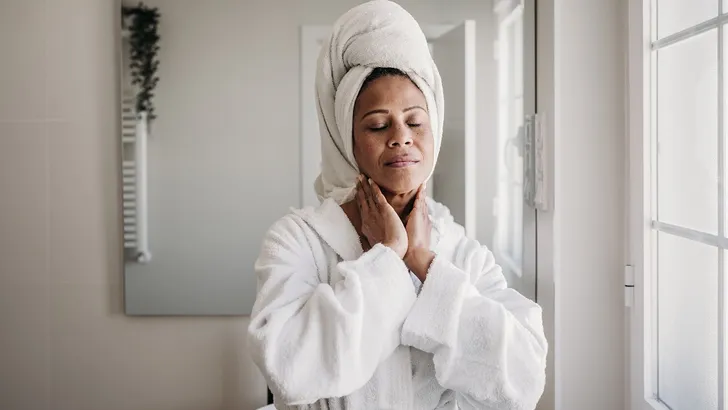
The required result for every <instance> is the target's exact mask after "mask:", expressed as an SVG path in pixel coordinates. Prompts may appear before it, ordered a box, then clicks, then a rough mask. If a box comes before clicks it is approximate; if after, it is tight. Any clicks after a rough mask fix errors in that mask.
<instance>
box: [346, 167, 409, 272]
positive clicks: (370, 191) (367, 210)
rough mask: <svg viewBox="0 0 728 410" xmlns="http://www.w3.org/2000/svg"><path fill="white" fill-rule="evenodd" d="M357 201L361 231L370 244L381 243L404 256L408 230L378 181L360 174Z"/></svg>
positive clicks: (401, 256)
mask: <svg viewBox="0 0 728 410" xmlns="http://www.w3.org/2000/svg"><path fill="white" fill-rule="evenodd" d="M356 203H357V205H358V206H359V215H360V217H361V233H362V234H363V235H364V236H365V237H366V239H367V241H369V244H370V245H371V246H374V245H375V244H377V243H381V244H382V245H384V246H388V247H390V248H392V250H393V251H395V252H396V253H397V255H399V257H400V258H404V255H405V253H407V244H408V241H407V230H406V229H405V227H404V224H403V223H402V220H401V219H400V218H399V215H397V212H396V211H395V210H394V208H392V205H390V204H389V202H387V199H386V198H385V197H384V194H382V191H381V190H380V189H379V186H378V185H377V184H376V182H374V181H372V180H371V179H370V178H366V179H365V177H364V176H362V175H359V182H358V184H357V192H356Z"/></svg>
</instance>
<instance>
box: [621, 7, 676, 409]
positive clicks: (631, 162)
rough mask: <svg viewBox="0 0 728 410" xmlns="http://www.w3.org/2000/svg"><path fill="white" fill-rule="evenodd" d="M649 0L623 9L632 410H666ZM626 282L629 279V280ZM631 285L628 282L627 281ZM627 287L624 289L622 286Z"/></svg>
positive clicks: (628, 324)
mask: <svg viewBox="0 0 728 410" xmlns="http://www.w3.org/2000/svg"><path fill="white" fill-rule="evenodd" d="M650 6H651V1H650V0H628V5H627V42H628V44H627V84H626V87H627V99H628V101H627V104H626V112H625V116H626V119H627V121H626V126H627V130H626V133H625V134H626V138H627V141H626V143H625V146H626V147H627V150H628V152H627V153H626V155H627V158H628V161H627V170H626V172H625V178H626V181H625V187H627V195H626V196H625V202H626V204H625V206H626V211H627V224H628V226H627V232H628V235H627V237H626V242H627V245H626V248H625V257H626V265H627V266H630V267H631V268H630V269H629V270H631V271H632V272H633V282H632V283H631V285H633V290H632V291H631V293H632V295H633V296H631V297H632V303H631V305H632V306H631V308H630V310H629V311H628V313H629V317H628V320H627V326H626V327H627V329H626V335H627V343H628V349H627V369H628V371H629V378H628V383H627V386H626V392H627V396H628V398H627V400H628V404H629V408H630V409H631V410H648V409H650V410H651V409H659V410H667V408H666V407H665V406H664V405H663V404H662V403H661V402H660V401H659V400H657V399H656V397H655V395H654V392H656V391H657V380H656V379H655V377H654V369H655V364H656V360H657V357H656V353H657V352H656V351H655V349H653V346H654V345H655V341H654V340H652V341H650V340H649V339H650V338H653V337H655V335H656V334H657V332H656V325H657V324H656V322H655V321H654V320H652V319H653V315H652V311H653V309H654V307H655V306H654V302H655V300H654V298H653V295H654V294H655V292H654V286H655V281H654V280H653V275H652V272H653V269H652V262H653V261H652V260H651V255H652V254H653V252H652V249H651V246H652V241H651V236H652V229H651V226H650V224H651V220H652V215H653V213H652V209H651V207H652V205H653V204H652V202H653V201H652V198H653V195H652V190H653V189H654V184H653V183H652V182H653V181H651V178H652V176H653V175H655V174H654V169H652V166H653V161H652V160H651V156H652V153H651V150H652V148H651V144H652V131H651V127H650V123H651V118H650V116H651V109H650V106H649V104H650V101H651V94H650V93H651V90H652V81H653V79H654V78H655V77H654V75H653V74H654V73H653V67H652V64H651V57H650V54H651V51H650V42H651V37H652V36H651V32H650V30H651V24H650V21H651V20H650V19H651V18H652V17H651V12H650ZM628 279H631V278H628ZM626 285H630V283H626ZM625 289H627V288H625Z"/></svg>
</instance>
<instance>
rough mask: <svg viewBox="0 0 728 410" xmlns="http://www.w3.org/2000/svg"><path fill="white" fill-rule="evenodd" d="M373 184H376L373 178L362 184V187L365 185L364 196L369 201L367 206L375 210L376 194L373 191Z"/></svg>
mask: <svg viewBox="0 0 728 410" xmlns="http://www.w3.org/2000/svg"><path fill="white" fill-rule="evenodd" d="M372 184H374V182H373V181H372V179H371V178H367V179H366V180H365V181H363V182H362V185H364V194H365V197H366V199H367V205H369V206H370V207H372V208H373V207H374V206H375V204H374V193H373V191H372Z"/></svg>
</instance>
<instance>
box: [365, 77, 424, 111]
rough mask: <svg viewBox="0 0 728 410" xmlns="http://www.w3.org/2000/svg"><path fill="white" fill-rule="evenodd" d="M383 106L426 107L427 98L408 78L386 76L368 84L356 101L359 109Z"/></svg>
mask: <svg viewBox="0 0 728 410" xmlns="http://www.w3.org/2000/svg"><path fill="white" fill-rule="evenodd" d="M382 104H387V105H407V107H409V106H412V105H422V106H423V107H424V105H425V96H424V95H423V94H422V91H420V89H419V88H417V86H416V85H415V84H414V83H413V82H412V80H410V79H409V78H407V77H403V76H392V75H390V76H384V77H380V78H377V79H376V80H374V81H372V82H371V83H369V84H367V86H366V87H365V88H364V89H363V90H362V91H361V93H360V94H359V96H358V97H357V100H356V107H358V108H365V107H372V106H375V105H382ZM355 109H356V108H355Z"/></svg>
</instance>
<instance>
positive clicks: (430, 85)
mask: <svg viewBox="0 0 728 410" xmlns="http://www.w3.org/2000/svg"><path fill="white" fill-rule="evenodd" d="M377 67H388V68H396V69H398V70H400V71H403V72H404V73H406V74H407V75H408V76H409V78H410V79H411V80H412V81H413V82H414V83H415V84H416V85H417V87H419V89H420V90H421V91H422V93H423V94H424V96H425V100H426V101H427V111H428V113H429V116H430V122H431V128H432V135H433V138H434V153H435V158H434V159H433V167H434V164H435V163H436V162H437V155H438V153H439V151H440V145H441V141H442V121H443V118H444V114H443V109H444V107H443V102H444V100H443V92H442V81H441V79H440V73H439V72H438V71H437V67H436V66H435V62H434V61H433V59H432V55H431V54H430V49H429V46H428V44H427V38H426V37H425V34H424V33H423V32H422V29H421V28H420V26H419V24H417V21H415V19H414V18H413V17H412V15H410V14H409V13H408V12H407V11H406V10H404V9H403V8H402V7H401V6H399V5H398V4H396V3H394V2H392V1H390V0H373V1H369V2H366V3H364V4H361V5H359V6H357V7H354V8H353V9H351V10H349V11H348V12H347V13H345V14H344V15H343V16H341V17H340V18H339V20H337V21H336V23H335V24H334V27H333V32H332V34H331V37H329V40H328V42H326V43H325V44H324V45H323V47H322V50H321V54H320V55H319V60H318V68H317V71H316V98H317V103H318V118H319V129H320V132H321V158H322V163H321V174H320V175H319V177H318V178H317V179H316V182H315V184H314V188H315V189H316V194H317V195H318V198H319V200H321V201H323V200H324V199H326V198H332V199H334V200H335V201H336V202H337V203H339V204H342V203H344V202H347V201H349V200H350V199H352V198H353V196H354V194H355V192H356V191H355V190H356V178H357V176H358V175H359V168H358V166H357V164H356V160H355V158H354V139H353V133H352V126H353V114H354V103H355V102H356V98H357V96H358V95H359V90H360V89H361V87H362V84H363V83H364V80H366V78H367V76H368V75H369V74H370V73H371V72H372V70H373V69H375V68H377ZM431 175H432V170H431V171H430V176H431Z"/></svg>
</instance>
